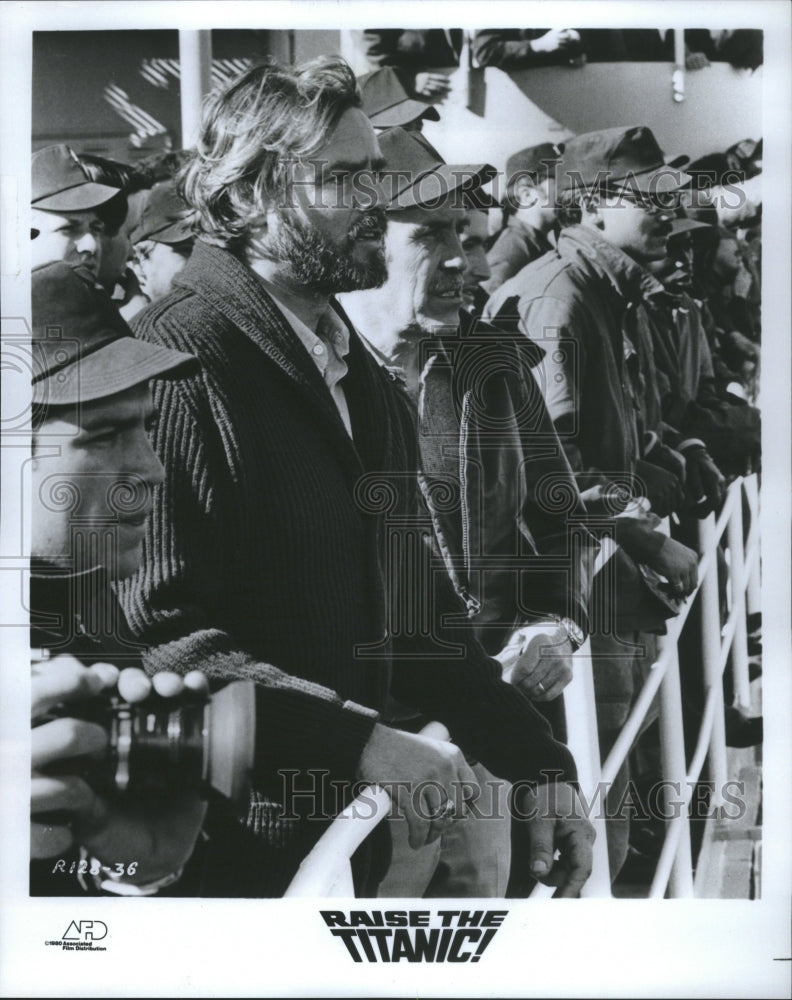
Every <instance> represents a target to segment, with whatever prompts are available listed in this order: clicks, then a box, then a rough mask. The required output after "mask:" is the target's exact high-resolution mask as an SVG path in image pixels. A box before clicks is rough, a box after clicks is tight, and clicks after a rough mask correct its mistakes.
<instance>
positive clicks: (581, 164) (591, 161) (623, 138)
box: [557, 125, 692, 194]
mask: <svg viewBox="0 0 792 1000" xmlns="http://www.w3.org/2000/svg"><path fill="white" fill-rule="evenodd" d="M557 176H558V185H559V188H560V189H561V190H565V189H570V188H572V187H575V186H576V185H583V186H585V187H592V186H600V185H602V184H619V185H622V186H624V185H627V186H630V187H632V188H634V189H635V190H637V191H641V192H643V193H646V194H665V193H667V192H670V191H676V190H678V189H679V188H682V187H685V185H687V184H689V183H690V181H691V180H692V178H691V177H690V175H689V174H686V173H684V172H683V171H682V170H679V169H678V168H674V167H671V166H669V165H668V164H666V161H665V157H664V156H663V151H662V150H661V149H660V146H659V145H658V143H657V139H655V137H654V135H653V133H652V131H651V129H649V128H646V126H644V125H638V126H634V127H631V128H605V129H600V130H599V131H597V132H585V133H584V134H583V135H576V136H573V137H572V138H571V139H567V140H566V142H565V143H564V153H563V156H562V159H561V168H560V169H559V171H558V174H557Z"/></svg>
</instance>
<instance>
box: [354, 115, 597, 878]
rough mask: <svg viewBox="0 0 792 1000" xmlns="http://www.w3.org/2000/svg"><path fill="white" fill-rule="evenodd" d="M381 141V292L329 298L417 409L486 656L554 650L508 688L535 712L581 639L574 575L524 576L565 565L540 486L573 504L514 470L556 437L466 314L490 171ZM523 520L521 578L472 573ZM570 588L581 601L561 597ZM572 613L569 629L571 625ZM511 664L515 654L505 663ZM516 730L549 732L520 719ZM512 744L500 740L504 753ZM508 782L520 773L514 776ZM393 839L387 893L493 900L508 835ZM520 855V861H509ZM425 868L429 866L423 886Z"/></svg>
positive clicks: (450, 543) (505, 350)
mask: <svg viewBox="0 0 792 1000" xmlns="http://www.w3.org/2000/svg"><path fill="white" fill-rule="evenodd" d="M379 142H380V149H381V151H382V154H383V156H384V157H385V167H384V171H383V179H384V181H385V187H386V189H387V190H388V191H389V196H390V203H389V206H388V214H387V218H388V228H387V232H386V238H385V256H386V262H387V266H388V277H387V280H386V281H385V283H384V284H383V285H382V287H380V288H377V289H370V290H365V291H359V292H352V293H348V294H344V295H340V296H339V300H340V301H341V302H342V304H343V306H344V309H345V310H346V311H347V313H348V315H349V317H350V319H351V320H352V322H353V324H354V325H355V327H356V329H357V330H358V331H360V333H361V335H362V337H364V338H365V341H366V342H367V344H368V346H369V348H370V349H371V351H372V353H373V354H374V356H375V357H376V358H377V359H378V360H379V362H380V364H382V365H383V367H384V368H385V369H386V371H387V372H388V373H389V376H390V377H391V379H392V380H394V381H395V383H396V384H397V385H402V386H403V387H404V389H405V390H406V394H407V395H408V396H409V397H411V399H412V401H413V403H414V404H415V405H416V409H417V414H418V430H419V448H420V469H421V482H422V487H423V491H424V496H425V501H426V504H427V507H428V509H429V511H430V512H431V514H432V521H433V526H434V529H435V533H436V536H437V539H438V541H439V544H440V549H441V550H442V552H443V555H444V558H445V560H446V566H447V568H448V571H449V574H450V576H451V578H452V580H453V582H454V584H455V587H456V590H457V593H458V594H459V596H460V597H461V598H462V600H463V601H464V602H465V604H466V606H467V609H468V615H469V617H470V620H471V626H475V627H476V634H477V637H478V638H479V639H480V641H481V642H482V644H483V645H484V646H485V648H487V649H488V651H489V652H490V653H491V654H494V653H498V652H499V651H500V650H501V649H502V647H503V646H504V645H506V644H507V643H508V641H509V640H510V639H511V638H514V626H515V625H518V624H519V625H524V624H526V622H527V621H530V622H533V623H539V624H538V625H537V626H536V628H534V629H533V631H530V630H526V631H525V633H524V634H521V635H520V636H519V642H518V641H517V640H515V642H514V644H513V646H514V647H515V648H516V647H518V646H519V647H520V649H522V648H524V647H527V645H528V644H529V642H530V640H531V639H532V638H534V637H536V636H538V635H542V636H543V639H542V640H541V642H540V643H539V645H541V646H544V647H551V648H552V653H551V654H550V655H547V656H545V657H541V656H539V654H538V652H537V651H536V647H535V648H534V651H533V652H534V657H533V662H531V663H530V664H528V662H527V660H523V662H522V664H521V670H522V672H523V673H524V674H525V676H523V680H524V681H525V683H524V684H521V685H519V687H520V690H521V691H522V692H523V693H524V694H526V695H527V697H528V698H531V699H532V700H534V699H535V700H537V701H538V702H539V703H543V702H546V701H548V700H554V699H556V697H557V695H558V693H560V691H561V689H562V688H563V686H564V685H565V684H566V683H567V682H568V680H569V679H570V678H571V663H570V657H571V653H572V646H571V640H570V634H569V631H568V628H571V630H572V631H573V632H574V633H575V635H576V636H577V638H578V641H579V642H582V640H583V638H584V633H583V629H582V628H581V627H580V625H578V623H577V622H578V621H579V622H582V624H583V628H585V627H586V625H587V617H586V608H585V596H584V593H583V590H584V589H585V585H584V584H583V583H582V580H585V574H583V575H582V576H581V574H578V573H575V572H572V571H571V567H569V570H570V571H569V572H559V573H557V574H556V575H554V574H553V573H552V572H550V573H547V572H545V573H535V574H533V576H532V577H530V576H529V573H528V572H525V571H526V570H527V569H529V568H530V567H529V564H530V563H531V557H533V558H534V559H535V560H536V562H535V563H534V566H536V565H538V564H539V563H540V562H541V556H540V555H539V553H540V552H541V553H542V554H546V555H550V554H551V553H552V554H553V555H555V556H558V555H559V554H560V553H561V552H562V551H563V553H566V551H567V547H566V524H565V522H564V519H563V518H562V517H558V518H555V519H554V518H553V517H552V516H548V515H547V513H546V512H543V511H542V510H541V509H540V508H539V505H538V504H537V503H536V491H535V482H536V478H539V477H540V476H541V475H542V474H555V475H556V476H558V477H560V479H561V480H565V481H566V483H567V485H568V486H569V487H570V490H571V492H572V493H573V494H575V493H576V490H575V486H574V482H573V481H572V479H571V476H570V474H569V472H568V469H567V468H566V465H565V463H564V462H563V459H562V460H561V461H560V462H557V461H555V460H554V458H553V457H552V456H551V457H550V458H545V459H544V460H542V459H537V457H536V456H535V455H533V456H531V458H532V459H533V461H529V462H525V461H524V458H525V456H524V455H523V451H522V448H523V447H525V448H526V449H528V448H529V447H530V444H529V440H528V438H529V437H530V435H531V434H532V433H534V432H536V433H539V434H541V433H542V431H544V433H545V435H546V437H545V441H547V440H550V439H552V440H555V434H554V431H553V428H552V425H551V424H550V423H549V420H547V419H546V414H544V417H545V419H544V420H543V419H542V414H543V407H542V403H541V398H540V397H539V394H538V391H537V390H536V389H535V383H534V381H533V378H532V377H531V375H530V372H528V371H527V369H526V372H525V376H526V377H523V375H522V372H521V368H522V363H521V352H520V346H521V345H520V343H519V341H520V340H521V338H518V340H517V342H515V339H514V337H513V336H511V335H504V334H500V333H498V332H497V331H495V330H493V329H492V328H491V327H488V326H487V325H486V324H481V323H474V322H473V321H472V319H471V317H470V316H469V315H468V313H467V312H465V311H464V309H463V306H464V281H465V270H466V258H465V253H464V250H463V247H462V244H461V239H460V238H461V236H462V235H463V233H464V230H465V226H466V224H467V222H468V217H469V214H470V211H471V210H475V209H476V208H482V207H489V205H490V204H491V198H490V197H489V195H487V194H486V193H485V192H484V191H483V190H482V186H483V185H484V184H486V183H487V182H488V181H489V180H490V179H491V178H492V177H493V176H494V173H495V171H494V168H492V167H491V166H489V165H488V164H481V163H472V164H447V163H445V162H444V161H443V160H442V158H441V157H440V155H439V154H438V153H437V151H436V150H435V149H434V148H433V147H432V146H431V145H430V144H429V143H428V142H427V140H426V139H425V138H424V137H423V136H422V135H419V134H417V133H414V132H409V133H408V132H406V131H404V130H403V129H400V128H395V129H391V130H389V131H387V132H385V133H383V134H382V135H380V137H379ZM389 182H390V183H389ZM465 373H467V374H465ZM471 373H473V374H472V379H473V381H472V382H471V381H470V378H471ZM466 380H467V381H466ZM531 389H533V398H532V399H531V400H530V401H529V399H528V397H529V395H530V391H529V390H531ZM474 396H475V401H474V398H473V397H474ZM528 413H530V414H531V415H532V418H536V417H537V416H538V424H537V425H536V426H534V425H533V424H531V426H528V422H526V421H525V420H524V419H523V420H522V421H521V420H520V417H519V416H518V415H519V414H522V415H523V416H525V415H526V414H528ZM493 421H494V422H493ZM493 428H495V430H493ZM518 440H521V441H522V445H521V446H518V445H517V444H516V441H518ZM556 444H557V442H556ZM557 452H560V449H557ZM460 468H461V469H462V470H463V471H461V472H460ZM463 482H464V483H465V484H466V485H465V486H464V487H463V485H462V483H463ZM450 483H455V486H452V487H451V488H452V489H459V490H460V491H464V500H465V502H464V504H463V505H458V504H447V503H446V504H443V503H442V501H441V502H439V503H438V502H437V501H438V498H439V497H440V494H441V493H442V491H443V489H444V488H445V489H446V490H447V489H448V488H449V484H450ZM496 483H497V484H499V485H497V486H496ZM438 490H439V491H440V492H438ZM521 497H522V499H521ZM581 511H582V508H581ZM521 521H524V522H527V524H528V525H529V528H530V530H533V531H535V539H534V538H531V543H532V544H533V548H532V553H531V557H528V556H526V558H525V560H524V563H522V564H521V567H520V569H519V570H518V572H516V573H515V572H514V571H513V570H512V571H510V570H506V571H494V570H491V571H489V572H484V573H483V574H482V573H481V569H480V568H479V567H478V566H477V564H476V560H477V558H478V557H479V556H481V557H484V560H485V561H486V559H487V558H491V557H497V556H501V557H503V558H504V559H505V560H506V561H507V562H509V558H510V557H513V556H515V555H517V553H518V551H520V549H519V545H518V541H517V535H518V528H517V525H518V523H520V522H521ZM465 536H467V537H468V538H469V539H474V541H471V544H470V545H469V546H468V547H467V548H466V547H465V546H464V544H463V542H462V539H463V538H464V537H465ZM523 542H525V538H523ZM471 552H472V558H471ZM511 562H513V559H512V560H511ZM545 568H547V567H545ZM482 577H485V578H486V579H485V582H482ZM572 579H575V580H576V581H577V582H578V585H579V586H580V589H579V590H576V589H575V585H574V584H573V585H572V586H571V587H570V586H569V581H570V580H572ZM540 580H541V584H540V585H539V581H540ZM518 583H519V584H521V585H522V588H523V590H522V593H523V597H524V599H525V607H526V608H530V609H531V610H530V611H529V612H528V613H527V614H525V615H524V614H522V611H523V610H524V608H520V607H519V602H518V600H517V592H518V589H519V586H518ZM570 609H572V610H570ZM570 614H571V615H573V616H574V618H575V619H577V621H573V620H572V618H568V617H567V616H568V615H570ZM562 619H565V621H564V622H563V623H562ZM529 632H530V634H529ZM516 659H517V655H515V656H513V657H512V658H511V660H510V665H513V664H512V661H513V660H516ZM540 661H543V662H540ZM537 685H538V686H537ZM556 707H559V706H558V704H556ZM554 721H559V720H554ZM524 724H525V725H526V726H527V727H531V726H537V725H539V726H542V725H544V723H543V720H541V719H540V718H539V717H538V716H537V715H536V714H535V713H532V712H531V710H530V708H529V707H528V706H527V705H526V717H525V723H524ZM508 740H509V737H508V736H507V735H506V734H505V733H504V742H506V743H508ZM477 766H478V767H479V768H481V765H477ZM514 773H517V774H518V773H519V764H518V763H517V762H515V765H514ZM477 777H478V780H479V781H480V782H481V785H482V787H489V788H492V787H496V786H497V785H498V784H500V785H501V786H503V785H504V783H503V782H500V783H498V782H497V781H496V780H495V779H493V777H492V775H491V774H490V773H489V772H487V771H485V770H484V769H483V768H481V771H480V772H479V773H477ZM487 782H489V783H490V784H486V783H487ZM557 792H558V794H559V795H560V796H562V797H563V796H564V795H566V794H567V793H569V788H568V786H564V785H563V783H562V785H561V786H559V788H558V790H557ZM570 794H571V793H570ZM488 828H489V829H488ZM518 829H519V824H518ZM522 835H523V836H524V833H523V834H522ZM529 836H530V834H529ZM478 837H482V838H483V841H482V842H479V841H478V839H477V838H478ZM402 839H403V838H402ZM394 841H395V844H396V852H395V858H396V862H395V863H394V866H393V867H392V869H391V871H390V872H389V874H388V876H387V877H386V879H385V882H384V883H383V886H382V894H383V895H401V894H405V895H413V894H415V893H416V892H419V893H420V891H422V890H423V891H427V892H428V894H429V895H458V894H459V895H479V894H480V895H501V894H502V893H503V890H504V888H505V886H506V878H507V877H508V873H509V864H508V859H509V854H510V830H509V826H508V824H502V825H500V826H499V825H498V824H496V823H494V822H492V823H483V824H476V823H470V822H467V823H465V824H463V825H462V827H458V828H452V829H451V830H449V831H448V832H447V834H445V835H444V837H443V842H442V845H432V846H431V847H430V848H427V849H425V851H424V852H423V853H422V855H420V856H416V855H414V854H410V855H407V856H406V857H404V854H403V852H402V851H401V850H400V837H399V833H398V831H394ZM522 853H523V852H522V851H521V850H516V851H515V854H516V856H517V857H518V858H519V857H520V856H521V855H522ZM493 854H495V855H496V856H498V858H499V860H498V864H497V865H496V870H497V873H498V877H499V878H500V879H502V880H503V882H502V884H500V883H498V881H497V879H496V881H495V882H488V881H487V880H488V879H491V875H490V870H489V869H488V867H487V863H486V862H485V861H484V860H483V858H485V857H491V856H492V855H493ZM400 862H403V863H400ZM433 865H437V868H436V870H435V871H434V873H433ZM422 881H423V882H424V883H428V889H425V887H424V886H423V885H421V882H422ZM520 889H524V886H523V885H520V886H519V887H517V886H516V885H515V883H512V890H513V891H515V892H517V893H518V894H519V891H520Z"/></svg>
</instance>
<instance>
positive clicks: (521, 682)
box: [504, 625, 572, 701]
mask: <svg viewBox="0 0 792 1000" xmlns="http://www.w3.org/2000/svg"><path fill="white" fill-rule="evenodd" d="M519 634H520V635H521V636H522V640H521V641H522V642H523V647H522V652H521V653H520V654H519V656H518V658H517V662H516V663H515V664H514V666H513V667H512V668H511V670H507V671H506V672H505V673H504V680H506V681H508V682H509V683H510V684H513V685H514V686H515V687H517V688H519V689H520V691H522V693H523V694H524V695H525V696H526V697H528V698H530V699H531V700H532V701H552V700H553V699H554V698H557V697H558V696H559V695H560V694H561V692H562V691H563V690H564V688H565V687H566V686H567V684H569V682H570V681H571V680H572V643H571V642H570V640H569V636H568V635H567V632H566V629H564V628H559V627H555V626H553V625H531V626H528V627H526V628H523V629H520V632H519ZM526 640H527V641H526Z"/></svg>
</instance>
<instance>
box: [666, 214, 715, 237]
mask: <svg viewBox="0 0 792 1000" xmlns="http://www.w3.org/2000/svg"><path fill="white" fill-rule="evenodd" d="M694 229H709V230H711V231H712V233H713V234H715V233H716V231H717V230H716V228H715V226H711V225H710V224H709V223H708V222H698V221H697V220H696V219H672V220H671V234H670V236H678V235H679V234H680V233H689V232H691V231H692V230H694ZM669 238H670V237H669Z"/></svg>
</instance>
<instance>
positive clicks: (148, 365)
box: [31, 261, 198, 406]
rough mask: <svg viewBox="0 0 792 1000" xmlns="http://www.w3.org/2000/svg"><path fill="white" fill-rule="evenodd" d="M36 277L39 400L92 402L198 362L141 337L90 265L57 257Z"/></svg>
mask: <svg viewBox="0 0 792 1000" xmlns="http://www.w3.org/2000/svg"><path fill="white" fill-rule="evenodd" d="M31 279H32V290H33V296H32V297H33V377H32V379H31V381H32V383H33V402H34V403H37V404H42V403H50V404H52V405H54V406H60V405H65V404H68V403H78V402H83V403H87V402H90V401H91V400H94V399H103V398H104V397H106V396H113V395H115V394H116V393H117V392H123V391H124V390H125V389H131V388H132V386H135V385H139V384H140V383H141V382H147V381H148V380H149V379H150V378H155V377H156V376H160V375H164V374H165V373H167V372H172V371H173V370H174V369H176V368H181V367H182V366H183V365H184V366H186V365H191V366H196V365H197V363H198V362H197V361H196V359H195V358H194V357H193V356H192V355H191V354H183V353H182V352H181V351H173V350H170V348H167V347H159V346H158V345H156V344H148V343H146V342H145V341H142V340H136V339H135V337H133V336H132V331H131V330H130V329H129V327H128V326H127V324H126V323H125V321H124V320H123V319H122V318H121V314H120V313H119V312H118V310H117V309H116V307H115V306H114V305H113V303H112V301H111V300H110V297H109V296H108V295H107V293H106V292H104V291H103V290H102V289H100V288H97V287H96V285H95V284H94V278H93V275H92V274H91V273H90V272H89V271H87V270H86V269H85V268H83V267H71V266H70V265H69V264H66V263H64V262H63V261H56V262H55V263H52V264H43V265H42V266H41V267H37V268H35V269H34V270H33V273H32V276H31Z"/></svg>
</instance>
